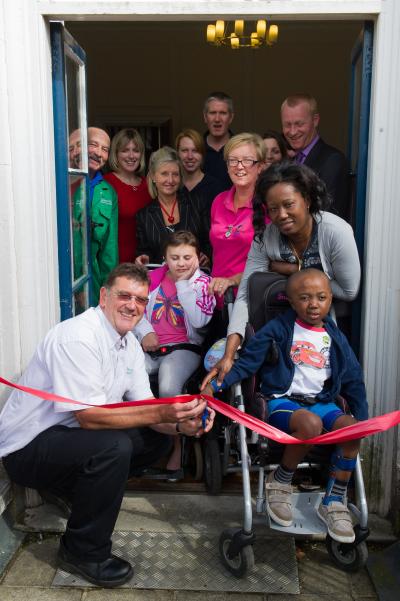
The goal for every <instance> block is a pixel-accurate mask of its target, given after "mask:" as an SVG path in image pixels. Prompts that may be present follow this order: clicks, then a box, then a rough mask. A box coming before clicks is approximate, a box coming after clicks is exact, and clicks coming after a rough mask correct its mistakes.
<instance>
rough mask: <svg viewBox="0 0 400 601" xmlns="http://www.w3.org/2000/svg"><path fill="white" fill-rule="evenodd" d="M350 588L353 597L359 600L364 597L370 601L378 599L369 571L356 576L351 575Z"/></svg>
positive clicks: (362, 571)
mask: <svg viewBox="0 0 400 601" xmlns="http://www.w3.org/2000/svg"><path fill="white" fill-rule="evenodd" d="M350 586H351V592H352V593H353V596H354V597H356V598H357V599H361V598H363V597H366V598H369V599H371V598H372V599H377V598H378V597H377V594H376V590H375V587H374V585H373V582H372V580H371V578H370V576H369V574H368V571H367V569H366V568H365V569H363V570H360V571H359V572H355V573H354V574H350Z"/></svg>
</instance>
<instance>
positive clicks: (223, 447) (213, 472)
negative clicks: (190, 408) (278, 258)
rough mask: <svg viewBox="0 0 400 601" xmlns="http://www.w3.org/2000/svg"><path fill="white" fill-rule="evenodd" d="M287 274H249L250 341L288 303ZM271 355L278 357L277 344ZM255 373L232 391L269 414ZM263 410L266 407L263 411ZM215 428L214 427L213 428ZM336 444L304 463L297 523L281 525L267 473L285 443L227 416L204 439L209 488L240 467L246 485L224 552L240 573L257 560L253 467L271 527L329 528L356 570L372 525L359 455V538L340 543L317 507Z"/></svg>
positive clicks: (335, 546)
mask: <svg viewBox="0 0 400 601" xmlns="http://www.w3.org/2000/svg"><path fill="white" fill-rule="evenodd" d="M285 287H286V278H285V277H283V276H281V275H279V274H274V273H265V272H259V273H254V274H252V275H251V276H250V278H249V282H248V305H249V323H248V325H247V331H246V335H245V341H246V339H247V340H248V339H249V337H251V336H252V335H254V333H255V332H257V330H258V329H260V328H261V327H262V326H263V325H264V324H265V323H266V322H267V321H269V320H270V319H273V318H274V317H276V316H277V315H278V314H279V313H281V312H282V311H284V310H286V309H287V308H288V306H289V304H288V300H287V298H286V295H285ZM270 355H271V356H270V357H268V360H269V361H274V360H275V359H276V357H275V358H274V348H273V347H272V350H271V353H270ZM256 388H257V386H256V378H255V377H252V378H249V379H247V380H245V381H243V382H241V383H238V384H235V385H234V386H233V387H232V389H231V390H230V391H227V393H228V399H227V398H226V397H225V399H224V400H227V401H228V402H230V403H231V404H232V405H233V406H234V407H236V408H237V409H239V410H240V411H243V412H245V411H246V412H248V413H250V414H252V415H255V417H259V418H260V419H265V417H266V416H265V407H266V404H265V402H264V400H263V399H261V398H260V395H259V394H257V392H256ZM263 412H264V413H263ZM213 430H214V428H213ZM333 448H334V447H333V446H332V445H319V446H315V447H313V449H312V450H311V451H310V453H309V454H308V455H307V456H306V457H305V459H304V460H303V462H302V463H300V464H299V466H298V468H297V470H296V475H295V479H294V481H293V484H294V489H296V487H297V492H293V494H292V501H293V517H294V519H293V524H292V526H289V527H282V526H279V525H278V524H276V523H275V522H273V521H272V520H270V518H269V516H268V514H267V512H266V499H265V486H264V483H265V477H266V476H265V474H266V473H268V472H271V471H272V470H274V469H276V468H277V466H278V464H279V461H280V457H281V455H282V451H283V446H282V445H281V444H279V443H276V442H274V441H269V440H268V439H266V438H264V437H261V436H259V435H258V434H256V433H255V432H250V431H248V430H246V428H245V426H243V425H240V424H238V423H235V422H233V423H232V422H229V420H226V418H224V421H222V423H221V422H220V427H219V429H218V425H217V429H216V431H215V432H214V433H212V432H211V433H210V435H209V436H208V437H207V438H206V440H205V449H204V456H205V480H206V487H207V490H208V492H209V493H211V494H218V492H220V490H221V487H222V478H223V477H224V476H225V475H227V474H229V473H232V472H241V474H242V489H243V514H244V515H243V525H242V527H241V528H229V529H226V530H224V531H223V532H222V534H221V536H220V540H219V552H220V556H221V560H222V563H223V564H224V566H225V567H226V568H227V569H228V570H229V571H230V572H231V573H232V574H233V575H235V576H236V577H244V576H245V575H246V573H247V572H248V571H249V570H250V569H251V568H252V567H253V565H254V552H253V547H252V545H253V543H254V541H255V534H254V532H253V514H252V495H251V475H250V473H251V472H256V475H257V474H258V483H257V496H256V503H255V509H256V513H257V514H264V515H267V520H268V524H269V527H270V528H271V529H273V530H279V531H281V532H284V533H286V534H290V535H292V536H298V537H301V538H303V539H306V538H316V537H320V536H323V535H325V534H326V538H325V542H326V547H327V551H328V553H329V556H330V558H331V560H332V561H333V563H334V564H335V565H336V566H337V567H339V568H340V569H343V570H345V571H357V570H358V569H360V568H361V567H363V566H364V565H365V563H366V561H367V558H368V549H367V545H366V542H365V541H366V538H367V537H368V535H369V530H368V525H367V522H368V508H367V501H366V496H365V489H364V483H363V476H362V470H361V463H360V458H359V457H357V463H356V468H355V470H354V473H353V476H352V480H351V483H350V484H349V498H348V507H349V509H350V512H351V513H352V515H353V518H354V520H355V521H356V524H355V526H354V531H355V536H356V538H355V541H354V542H353V543H340V542H337V541H335V540H333V539H332V538H331V537H330V535H329V534H327V533H326V528H325V525H324V524H323V523H322V522H321V521H320V520H319V519H318V517H317V514H316V509H317V507H318V505H319V503H320V501H321V500H322V498H323V496H324V493H325V482H326V479H327V475H328V474H327V468H328V467H329V458H330V455H331V453H332V449H333Z"/></svg>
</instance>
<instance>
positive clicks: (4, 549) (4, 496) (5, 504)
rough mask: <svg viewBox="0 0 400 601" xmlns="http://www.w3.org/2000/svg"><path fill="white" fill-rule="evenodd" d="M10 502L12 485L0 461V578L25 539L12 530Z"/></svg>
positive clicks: (12, 521)
mask: <svg viewBox="0 0 400 601" xmlns="http://www.w3.org/2000/svg"><path fill="white" fill-rule="evenodd" d="M11 501H12V485H11V482H10V480H9V479H8V477H7V474H6V472H5V470H4V467H3V464H2V462H1V461H0V577H1V575H2V573H3V571H4V570H5V568H6V566H7V565H8V563H9V562H10V560H11V558H12V557H13V555H14V554H15V553H16V551H17V550H18V548H19V547H20V545H21V543H22V541H23V540H24V538H25V533H24V532H19V531H18V530H16V529H15V528H14V520H13V518H12V515H11V508H10V504H11Z"/></svg>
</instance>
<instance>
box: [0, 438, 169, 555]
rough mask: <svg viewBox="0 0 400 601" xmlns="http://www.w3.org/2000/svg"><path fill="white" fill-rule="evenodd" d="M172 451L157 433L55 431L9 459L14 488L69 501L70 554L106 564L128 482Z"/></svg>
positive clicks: (67, 539)
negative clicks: (23, 487) (48, 492)
mask: <svg viewBox="0 0 400 601" xmlns="http://www.w3.org/2000/svg"><path fill="white" fill-rule="evenodd" d="M170 448H171V438H170V437H169V436H167V435H165V434H160V433H159V432H155V431H154V430H152V429H151V428H132V429H128V430H86V429H83V428H68V427H66V426H53V427H51V428H49V429H48V430H45V431H44V432H41V433H40V434H39V435H38V436H37V437H36V438H34V439H33V440H32V441H31V442H30V443H29V444H28V445H26V446H25V447H24V448H22V449H20V450H18V451H15V452H14V453H11V454H10V455H8V456H7V457H4V458H3V464H4V467H5V469H6V471H7V473H8V475H9V477H10V479H11V480H12V481H13V482H16V483H17V484H20V485H21V486H27V487H29V488H35V489H39V490H40V489H44V490H50V491H52V492H54V493H58V494H62V495H65V496H67V497H68V498H69V499H70V501H71V503H72V512H71V516H70V518H69V520H68V522H67V527H66V531H65V534H64V543H65V546H66V548H67V549H68V550H69V551H70V552H71V553H72V554H73V555H75V556H76V557H78V558H80V559H82V560H85V561H103V560H104V559H106V558H107V557H108V556H109V555H110V552H111V534H112V532H113V530H114V526H115V522H116V520H117V517H118V513H119V510H120V507H121V503H122V498H123V495H124V490H125V485H126V481H127V479H128V478H129V477H131V476H134V475H139V474H140V473H141V471H142V469H143V468H145V467H148V466H150V465H152V464H153V463H155V461H157V460H158V459H159V458H160V457H163V456H164V455H166V454H167V453H168V451H169V449H170Z"/></svg>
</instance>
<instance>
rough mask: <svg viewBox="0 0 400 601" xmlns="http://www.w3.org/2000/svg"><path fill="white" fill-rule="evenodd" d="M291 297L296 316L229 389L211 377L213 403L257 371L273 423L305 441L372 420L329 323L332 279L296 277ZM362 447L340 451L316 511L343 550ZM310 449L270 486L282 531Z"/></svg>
mask: <svg viewBox="0 0 400 601" xmlns="http://www.w3.org/2000/svg"><path fill="white" fill-rule="evenodd" d="M286 294H287V297H288V299H289V302H290V304H291V307H292V309H290V310H289V311H287V312H286V313H284V314H282V315H279V316H278V317H277V318H275V319H273V320H271V321H270V322H268V323H267V324H266V325H265V326H264V327H263V328H261V329H260V330H259V331H258V332H257V334H256V335H255V336H254V337H253V338H252V339H251V340H250V341H249V343H248V344H247V346H246V348H245V350H244V351H243V353H242V354H241V356H240V358H239V360H238V361H237V362H236V363H235V364H234V366H233V367H232V369H231V371H230V372H229V373H228V374H227V375H226V376H225V378H224V380H223V382H218V381H217V380H216V379H215V377H214V376H215V375H216V373H217V370H216V369H213V370H212V371H211V372H210V373H209V374H208V376H207V377H206V378H205V380H204V382H203V386H202V388H203V392H205V393H208V394H211V395H212V394H213V393H215V392H218V391H220V390H224V389H225V388H228V387H230V386H231V385H232V384H234V383H236V382H238V381H240V380H242V379H244V378H246V377H249V376H250V375H252V374H255V373H256V372H258V371H259V372H260V373H259V376H260V391H261V393H262V394H263V395H264V396H265V398H266V400H267V403H268V408H267V414H268V416H269V417H268V423H270V424H271V425H273V426H275V427H276V428H279V429H280V430H282V431H284V432H288V433H289V434H291V435H292V436H294V437H295V438H298V439H300V440H307V439H308V438H313V437H314V436H318V435H319V434H321V433H322V432H323V431H331V430H338V429H339V428H343V427H345V426H349V425H351V424H354V423H356V421H358V420H364V419H367V417H368V404H367V399H366V392H365V385H364V381H363V375H362V371H361V367H360V364H359V363H358V361H357V359H356V357H355V355H354V353H353V351H352V349H351V348H350V345H349V343H348V341H347V339H346V337H345V336H344V334H343V333H342V332H341V331H340V330H339V328H338V327H337V325H336V324H335V323H334V321H333V320H332V319H331V318H330V317H329V316H328V312H329V309H330V306H331V303H332V291H331V288H330V284H329V279H328V278H327V276H326V275H325V274H324V273H323V272H322V271H319V270H317V269H305V270H302V271H299V272H296V273H295V274H293V275H292V276H290V278H289V279H288V283H287V287H286ZM273 343H274V346H275V349H276V350H277V353H278V360H277V361H276V362H274V363H273V364H271V363H269V362H268V361H267V357H268V353H269V350H270V348H271V345H272V344H273ZM339 394H340V395H343V396H344V397H345V399H346V401H347V403H348V405H349V408H350V410H351V412H352V415H345V414H344V413H343V411H342V410H341V409H340V408H339V407H338V405H337V404H336V402H335V401H336V398H337V396H338V395H339ZM353 416H354V417H353ZM359 445H360V441H359V440H351V441H348V442H344V443H342V444H341V445H340V447H339V446H338V447H337V448H336V450H335V452H334V454H333V456H332V458H331V469H330V478H329V481H328V485H327V489H326V493H325V497H324V498H323V500H322V502H321V505H320V506H319V508H318V516H319V517H320V518H321V520H323V521H324V522H325V524H326V526H327V529H328V532H329V534H330V536H331V537H332V538H333V539H334V540H336V541H338V542H342V543H352V542H353V541H354V539H355V535H354V530H353V525H352V521H351V517H350V513H349V510H348V508H347V503H346V492H347V485H348V482H349V479H350V477H351V474H352V471H353V469H354V467H355V463H356V457H357V453H358V450H359ZM310 448H311V445H307V444H306V443H305V444H298V445H287V446H286V447H285V449H284V452H283V456H282V460H281V463H280V465H279V466H278V468H277V469H276V470H275V471H274V472H271V474H270V475H269V477H268V479H267V482H266V500H267V511H268V514H269V515H270V517H271V518H272V519H273V520H274V521H275V522H276V523H278V524H280V525H281V526H290V525H291V524H292V521H293V516H292V504H291V494H292V485H291V482H292V479H293V475H294V472H295V470H296V468H297V465H298V464H299V463H300V462H301V461H302V459H303V458H304V457H305V455H306V454H307V453H308V451H309V450H310Z"/></svg>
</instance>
